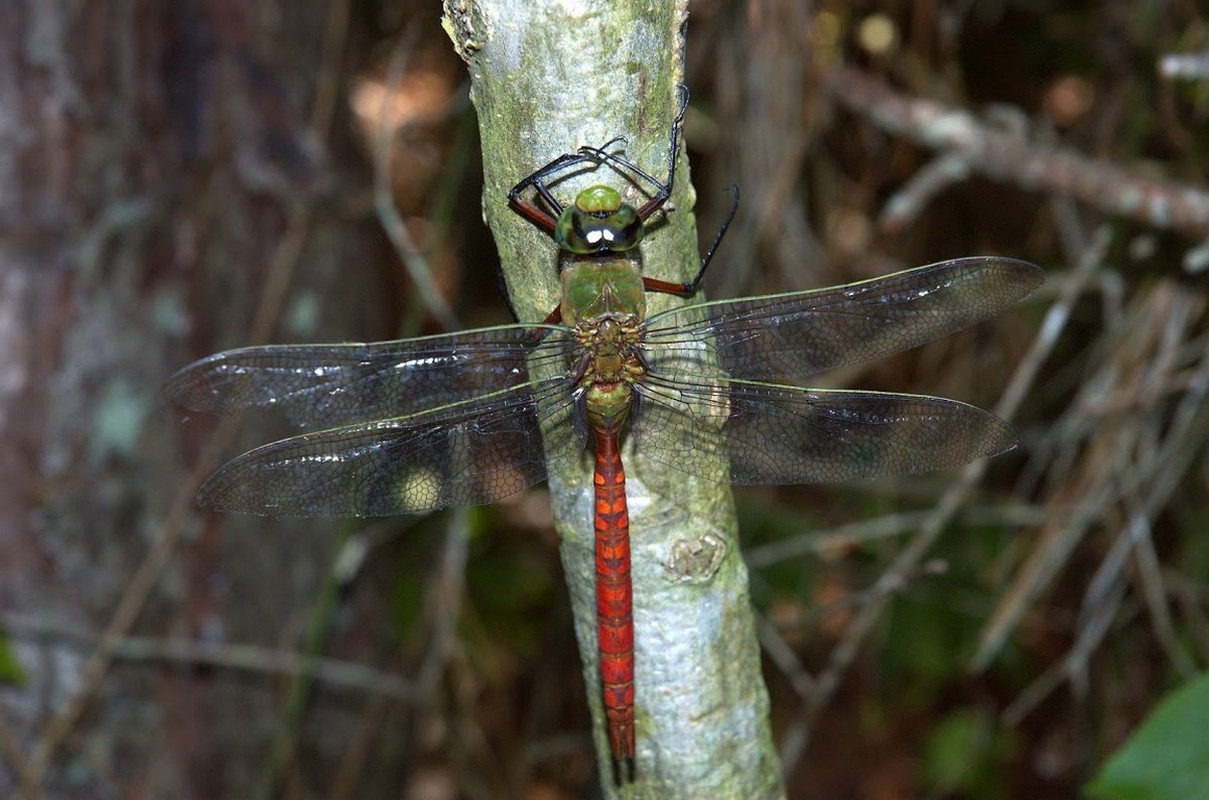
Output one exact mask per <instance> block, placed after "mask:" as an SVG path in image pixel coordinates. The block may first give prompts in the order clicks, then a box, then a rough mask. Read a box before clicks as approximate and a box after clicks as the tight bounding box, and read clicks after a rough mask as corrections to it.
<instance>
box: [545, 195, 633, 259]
mask: <svg viewBox="0 0 1209 800" xmlns="http://www.w3.org/2000/svg"><path fill="white" fill-rule="evenodd" d="M554 239H555V241H556V242H558V246H559V247H560V248H562V249H563V250H565V251H567V252H569V253H574V254H576V255H592V254H596V253H621V252H625V251H626V250H630V249H633V248H634V247H636V246H637V245H638V243H639V242H640V241H642V220H641V219H639V217H638V212H637V211H636V210H635V209H634V207H633V206H631V205H629V204H628V203H623V202H622V201H621V195H620V194H619V193H618V192H617V191H616V190H615V189H610V188H609V187H607V186H592V187H590V188H588V189H584V190H583V191H582V192H580V193H579V195H578V196H576V198H575V204H574V205H573V206H568V207H567V208H564V209H563V212H562V214H560V215H559V217H558V224H557V225H556V226H555V229H554Z"/></svg>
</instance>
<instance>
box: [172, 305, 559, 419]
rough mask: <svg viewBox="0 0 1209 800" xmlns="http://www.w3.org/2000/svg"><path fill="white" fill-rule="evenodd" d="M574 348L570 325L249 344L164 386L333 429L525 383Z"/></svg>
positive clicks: (190, 404)
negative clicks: (366, 340)
mask: <svg viewBox="0 0 1209 800" xmlns="http://www.w3.org/2000/svg"><path fill="white" fill-rule="evenodd" d="M543 329H544V330H547V331H548V333H547V334H546V336H545V338H544V339H542V340H541V342H540V343H539V342H538V340H537V333H538V332H539V331H540V330H543ZM568 347H569V344H568V339H567V334H566V329H565V328H561V327H555V326H537V327H535V326H531V325H503V326H499V327H495V328H482V329H479V330H474V331H468V332H465V333H454V334H442V335H439V336H425V337H422V338H418V339H402V340H398V341H392V342H376V343H373V344H316V345H269V346H264V347H244V348H240V349H238V350H228V351H226V352H223V353H216V354H215V355H212V356H209V357H207V358H203V359H201V360H200V361H196V362H194V363H193V364H190V365H189V366H187V367H185V368H184V369H182V370H180V371H179V372H177V373H176V374H175V375H173V376H172V377H171V378H170V379H169V380H168V383H167V384H166V385H165V387H164V392H165V394H166V395H167V396H168V398H169V399H170V400H172V401H173V402H175V403H177V404H178V405H181V406H184V407H185V408H189V409H192V410H194V411H205V412H210V413H216V414H223V413H229V412H232V411H235V410H238V409H243V408H249V407H255V406H264V407H279V408H281V409H282V410H283V411H284V412H285V414H286V416H287V417H288V418H289V419H290V421H291V422H293V423H294V424H296V425H298V426H300V427H310V426H321V427H324V428H328V427H333V426H336V425H340V424H343V423H351V422H354V421H357V420H372V419H384V418H389V417H401V416H407V415H410V414H414V413H416V412H419V411H423V410H425V409H428V408H435V407H438V406H444V405H448V404H449V403H456V402H460V401H463V400H467V399H470V398H472V397H475V396H477V395H481V394H484V393H486V392H492V391H497V390H499V389H505V388H508V387H510V386H520V385H521V384H524V383H525V382H526V381H528V380H529V368H530V366H536V365H537V363H539V362H542V361H544V360H546V359H557V360H558V361H557V362H556V363H557V364H560V365H565V364H566V359H567V348H568Z"/></svg>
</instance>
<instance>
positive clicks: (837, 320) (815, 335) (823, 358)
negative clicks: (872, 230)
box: [643, 257, 1043, 383]
mask: <svg viewBox="0 0 1209 800" xmlns="http://www.w3.org/2000/svg"><path fill="white" fill-rule="evenodd" d="M1042 280H1043V273H1042V271H1041V269H1040V268H1038V267H1036V266H1034V265H1033V264H1029V263H1028V262H1025V261H1016V260H1014V259H1009V258H994V257H976V258H959V259H954V260H952V261H943V262H940V263H938V264H932V265H929V266H926V267H918V268H916V269H910V270H905V271H903V272H897V273H894V274H893V275H887V276H885V277H882V278H875V279H873V280H868V281H861V282H859V283H850V284H847V285H845V286H835V287H829V288H826V289H817V290H813V291H806V292H790V293H788V294H775V295H766V296H763V297H749V298H743V299H740V300H722V301H719V302H712V303H701V304H698V305H694V306H685V307H682V308H678V309H673V310H671V311H667V312H664V313H662V314H658V315H656V316H653V317H651V318H650V319H649V320H648V321H647V324H646V326H645V335H644V341H643V348H644V353H645V355H646V358H647V361H648V363H649V364H650V365H651V367H652V368H653V369H654V370H655V371H657V372H658V371H670V372H675V371H678V370H679V369H680V366H679V364H680V363H681V362H692V361H695V360H699V352H700V350H701V349H702V348H709V349H712V350H713V351H714V352H715V353H716V358H717V360H718V362H719V363H720V364H721V366H722V368H723V369H725V370H726V372H727V374H729V375H730V376H731V377H732V378H741V379H751V380H768V381H786V382H790V383H795V382H798V381H802V380H805V379H807V378H809V377H810V376H811V375H815V374H817V373H819V372H823V371H825V370H828V369H832V368H834V367H839V366H843V365H845V364H856V363H860V362H862V361H868V360H870V359H874V358H878V357H881V356H884V355H888V354H890V353H895V352H898V351H900V350H906V349H908V348H911V347H915V346H916V345H919V344H923V343H924V342H928V341H931V340H933V339H936V338H939V337H941V336H945V335H947V334H950V333H953V332H954V331H958V330H960V329H962V328H965V327H967V326H969V325H972V324H974V323H976V322H980V321H982V320H985V319H988V318H989V317H991V316H994V315H995V314H996V313H998V312H999V311H1001V310H1002V309H1004V308H1005V307H1007V306H1009V305H1011V304H1012V303H1015V302H1016V301H1018V300H1020V299H1022V298H1023V297H1025V296H1027V295H1028V294H1029V293H1030V292H1031V291H1033V290H1034V289H1036V288H1037V287H1038V286H1040V285H1041V282H1042Z"/></svg>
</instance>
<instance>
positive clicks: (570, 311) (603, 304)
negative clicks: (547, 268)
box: [560, 255, 646, 326]
mask: <svg viewBox="0 0 1209 800" xmlns="http://www.w3.org/2000/svg"><path fill="white" fill-rule="evenodd" d="M560 280H561V281H562V321H563V323H564V324H566V325H571V326H574V325H576V324H578V323H580V322H581V321H585V320H591V319H592V318H594V317H600V316H603V315H605V314H617V315H626V316H633V317H636V318H637V319H639V320H641V319H642V318H643V317H645V316H646V293H645V291H644V290H643V288H642V274H641V273H640V272H639V271H638V262H637V260H635V259H633V258H630V257H627V256H617V255H613V256H605V257H602V258H593V259H590V260H589V259H584V260H571V261H568V262H567V263H566V264H564V265H563V269H562V273H561V275H560Z"/></svg>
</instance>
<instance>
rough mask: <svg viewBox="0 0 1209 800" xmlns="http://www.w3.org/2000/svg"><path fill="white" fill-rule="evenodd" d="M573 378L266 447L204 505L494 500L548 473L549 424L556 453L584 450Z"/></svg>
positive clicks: (322, 513) (301, 510) (404, 510)
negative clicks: (544, 431)
mask: <svg viewBox="0 0 1209 800" xmlns="http://www.w3.org/2000/svg"><path fill="white" fill-rule="evenodd" d="M571 390H572V386H571V385H570V382H569V381H568V380H567V379H566V378H564V377H558V378H551V379H548V380H546V381H543V382H540V383H533V384H528V385H525V386H520V387H514V388H511V389H506V390H503V391H500V392H495V393H491V394H487V395H484V396H481V397H477V398H474V399H473V400H469V401H466V402H462V403H457V404H454V405H448V406H445V407H443V408H438V409H435V410H433V411H430V412H425V413H421V414H414V415H412V416H408V417H395V418H391V419H385V420H379V421H375V422H362V423H357V424H354V425H346V426H344V427H338V428H332V429H328V430H322V431H316V432H313V433H304V434H302V435H300V436H294V437H292V438H289V439H283V440H281V441H278V442H273V443H272V444H268V445H265V446H263V447H258V448H256V449H255V450H252V451H250V452H248V453H245V454H243V455H241V456H239V457H238V458H236V459H234V460H233V461H231V462H229V463H228V464H226V465H225V466H223V467H221V468H220V469H219V470H218V471H216V472H215V473H214V474H213V475H211V476H210V477H209V478H208V479H207V480H206V482H205V483H204V484H203V485H202V487H201V489H200V490H199V491H198V499H199V501H200V502H201V503H202V504H203V505H207V506H212V507H214V508H216V509H219V510H222V511H241V512H245V513H251V514H264V515H271V516H302V517H337V516H358V517H367V516H386V515H392V514H418V513H423V512H427V511H432V510H435V509H438V508H444V507H446V506H455V505H456V506H460V505H479V504H483V503H491V502H494V501H496V500H499V499H501V498H503V497H507V496H508V495H511V494H515V493H516V492H519V491H521V490H523V489H525V488H526V487H529V486H531V485H533V484H534V483H537V482H538V481H541V480H542V479H544V478H545V477H546V452H545V451H544V450H543V447H542V435H541V425H542V421H543V420H546V419H553V420H556V421H557V423H558V424H557V425H555V426H553V427H552V428H551V427H550V426H549V425H547V427H548V429H549V430H550V432H551V434H552V435H551V436H550V437H549V438H550V447H551V452H550V456H551V458H552V459H553V460H555V461H559V462H562V461H567V460H571V459H574V458H576V457H577V455H578V454H579V453H582V451H583V447H584V432H583V430H582V428H581V427H579V426H577V425H575V424H573V423H574V421H575V420H577V419H578V415H577V414H575V413H571V412H574V408H573V404H574V402H575V401H574V399H573V397H572V395H571Z"/></svg>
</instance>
